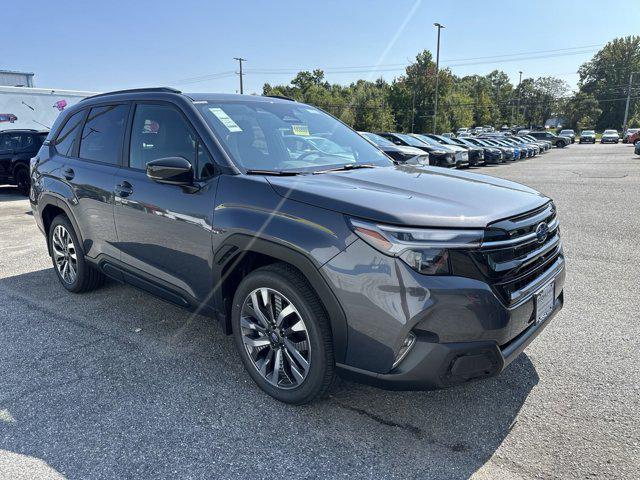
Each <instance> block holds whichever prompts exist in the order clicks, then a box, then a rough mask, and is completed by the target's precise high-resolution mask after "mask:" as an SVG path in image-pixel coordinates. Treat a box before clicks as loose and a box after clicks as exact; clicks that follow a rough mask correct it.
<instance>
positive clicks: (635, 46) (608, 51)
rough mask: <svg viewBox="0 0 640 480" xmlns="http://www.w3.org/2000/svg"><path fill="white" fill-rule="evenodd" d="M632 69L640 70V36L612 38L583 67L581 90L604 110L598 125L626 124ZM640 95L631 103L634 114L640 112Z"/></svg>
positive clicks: (611, 126) (600, 126)
mask: <svg viewBox="0 0 640 480" xmlns="http://www.w3.org/2000/svg"><path fill="white" fill-rule="evenodd" d="M631 72H640V36H628V37H624V38H616V39H614V40H612V41H611V42H609V43H607V44H606V45H605V46H604V47H603V48H602V49H601V50H600V51H599V52H598V53H596V54H595V55H594V57H593V58H592V59H591V60H590V61H588V62H586V63H584V64H583V65H582V66H581V67H580V69H579V71H578V73H579V74H580V83H579V86H580V92H582V93H585V94H588V95H592V96H593V98H595V99H596V100H597V101H598V102H599V104H600V109H601V110H602V112H601V113H600V115H599V117H598V120H597V122H596V125H595V126H596V127H597V128H599V129H604V128H620V127H621V126H622V122H623V119H624V108H625V103H626V96H627V88H628V83H629V75H630V74H631ZM636 80H638V81H640V74H637V75H636ZM637 96H638V95H635V97H636V98H634V100H633V102H631V105H630V109H629V113H630V117H631V118H635V115H636V114H637V113H638V108H639V102H638V99H637Z"/></svg>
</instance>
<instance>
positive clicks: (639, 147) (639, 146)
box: [633, 141, 640, 155]
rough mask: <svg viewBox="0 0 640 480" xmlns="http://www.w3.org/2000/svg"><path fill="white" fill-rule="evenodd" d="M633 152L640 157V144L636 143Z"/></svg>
mask: <svg viewBox="0 0 640 480" xmlns="http://www.w3.org/2000/svg"><path fill="white" fill-rule="evenodd" d="M633 151H634V152H635V154H636V155H640V142H638V141H636V143H634V148H633Z"/></svg>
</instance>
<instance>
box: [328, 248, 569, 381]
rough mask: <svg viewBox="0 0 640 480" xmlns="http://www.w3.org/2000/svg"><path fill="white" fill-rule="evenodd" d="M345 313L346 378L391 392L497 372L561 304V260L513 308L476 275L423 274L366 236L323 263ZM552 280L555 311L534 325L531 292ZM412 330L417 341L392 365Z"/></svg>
mask: <svg viewBox="0 0 640 480" xmlns="http://www.w3.org/2000/svg"><path fill="white" fill-rule="evenodd" d="M321 270H322V272H323V275H324V276H325V278H326V279H327V280H328V282H329V284H330V285H332V289H333V290H334V293H335V294H336V296H337V298H338V300H339V302H340V303H341V305H342V308H343V309H344V311H345V314H346V317H347V322H348V346H347V353H346V355H345V360H344V362H343V363H341V364H338V365H337V367H338V370H339V372H340V373H341V374H342V375H344V376H347V377H350V378H353V379H357V380H359V381H362V382H365V383H370V384H374V385H377V386H380V387H385V388H391V389H435V388H443V387H448V386H453V385H457V384H461V383H466V382H468V381H471V380H476V379H480V378H486V377H491V376H494V375H497V374H499V373H500V372H501V371H502V370H503V369H504V368H505V367H506V366H507V365H508V364H509V363H511V362H512V361H513V360H514V359H515V358H516V357H517V356H518V355H519V354H520V352H522V350H523V349H524V348H525V347H526V346H527V345H528V344H529V343H530V342H531V341H533V339H534V338H535V337H536V336H537V335H538V334H539V333H540V332H541V331H542V329H543V328H545V327H546V325H547V324H548V323H549V322H550V321H551V319H552V317H553V316H554V315H555V314H556V313H557V312H558V311H559V310H560V309H561V308H562V305H563V303H564V295H563V288H564V278H565V268H564V258H563V257H561V258H560V259H559V260H558V262H557V264H554V267H553V269H550V270H549V271H548V272H545V274H544V275H542V276H541V277H539V278H538V279H536V281H535V282H534V284H531V285H528V286H527V287H526V289H527V292H529V293H527V294H526V295H523V297H522V298H520V299H518V300H517V302H516V303H514V304H512V305H509V304H507V303H505V302H504V301H503V300H501V298H500V297H498V295H497V293H496V292H494V290H493V289H492V287H491V286H490V285H488V284H487V283H485V282H484V281H480V280H477V279H472V278H466V277H458V276H427V275H421V274H419V273H417V272H415V271H414V270H412V269H411V268H410V267H408V266H407V265H406V264H405V263H404V262H403V261H402V260H399V259H396V258H392V257H388V256H386V255H383V254H380V253H378V252H377V251H375V250H373V249H372V248H371V247H369V246H368V245H367V244H365V243H364V242H363V241H361V240H357V241H356V242H354V243H353V244H351V245H350V246H349V247H348V248H347V250H346V251H344V252H343V253H341V254H339V255H337V256H336V257H334V258H333V259H332V260H330V261H329V262H328V263H326V264H325V265H324V266H323V267H322V269H321ZM552 278H553V279H554V281H555V286H556V288H555V295H554V306H553V312H552V313H551V315H550V316H549V317H547V318H546V320H544V321H543V322H542V323H540V324H539V325H536V324H535V316H536V313H535V300H534V297H533V292H537V291H538V290H539V288H541V287H542V286H543V285H546V284H547V283H548V282H549V281H550V280H551V279H552ZM409 332H411V333H413V334H414V335H415V336H416V341H415V343H414V345H413V347H412V348H411V349H410V351H409V353H408V354H407V356H406V357H405V358H404V359H403V360H402V361H400V363H399V364H398V365H397V366H396V367H393V364H394V362H395V360H396V358H397V355H398V352H399V350H400V347H401V345H402V343H403V341H404V339H405V338H406V337H407V335H408V334H409Z"/></svg>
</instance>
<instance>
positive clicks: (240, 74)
mask: <svg viewBox="0 0 640 480" xmlns="http://www.w3.org/2000/svg"><path fill="white" fill-rule="evenodd" d="M233 59H234V60H237V61H238V63H239V64H240V71H239V72H238V75H239V76H240V95H242V94H243V93H244V89H243V87H242V76H243V74H242V62H246V61H247V59H246V58H242V57H233Z"/></svg>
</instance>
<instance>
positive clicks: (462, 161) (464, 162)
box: [411, 133, 469, 168]
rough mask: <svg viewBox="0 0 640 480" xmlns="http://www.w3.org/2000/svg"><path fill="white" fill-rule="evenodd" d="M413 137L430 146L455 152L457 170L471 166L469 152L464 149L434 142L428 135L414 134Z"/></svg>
mask: <svg viewBox="0 0 640 480" xmlns="http://www.w3.org/2000/svg"><path fill="white" fill-rule="evenodd" d="M411 135H412V136H414V137H416V138H418V139H420V140H422V141H423V142H425V143H426V144H428V145H432V146H434V147H438V148H448V149H450V150H453V153H454V155H455V159H456V168H465V167H468V166H469V152H468V151H467V149H466V148H464V147H459V146H457V145H443V144H442V143H440V142H438V141H437V140H434V139H433V138H430V137H428V136H427V135H423V134H420V133H412V134H411Z"/></svg>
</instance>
